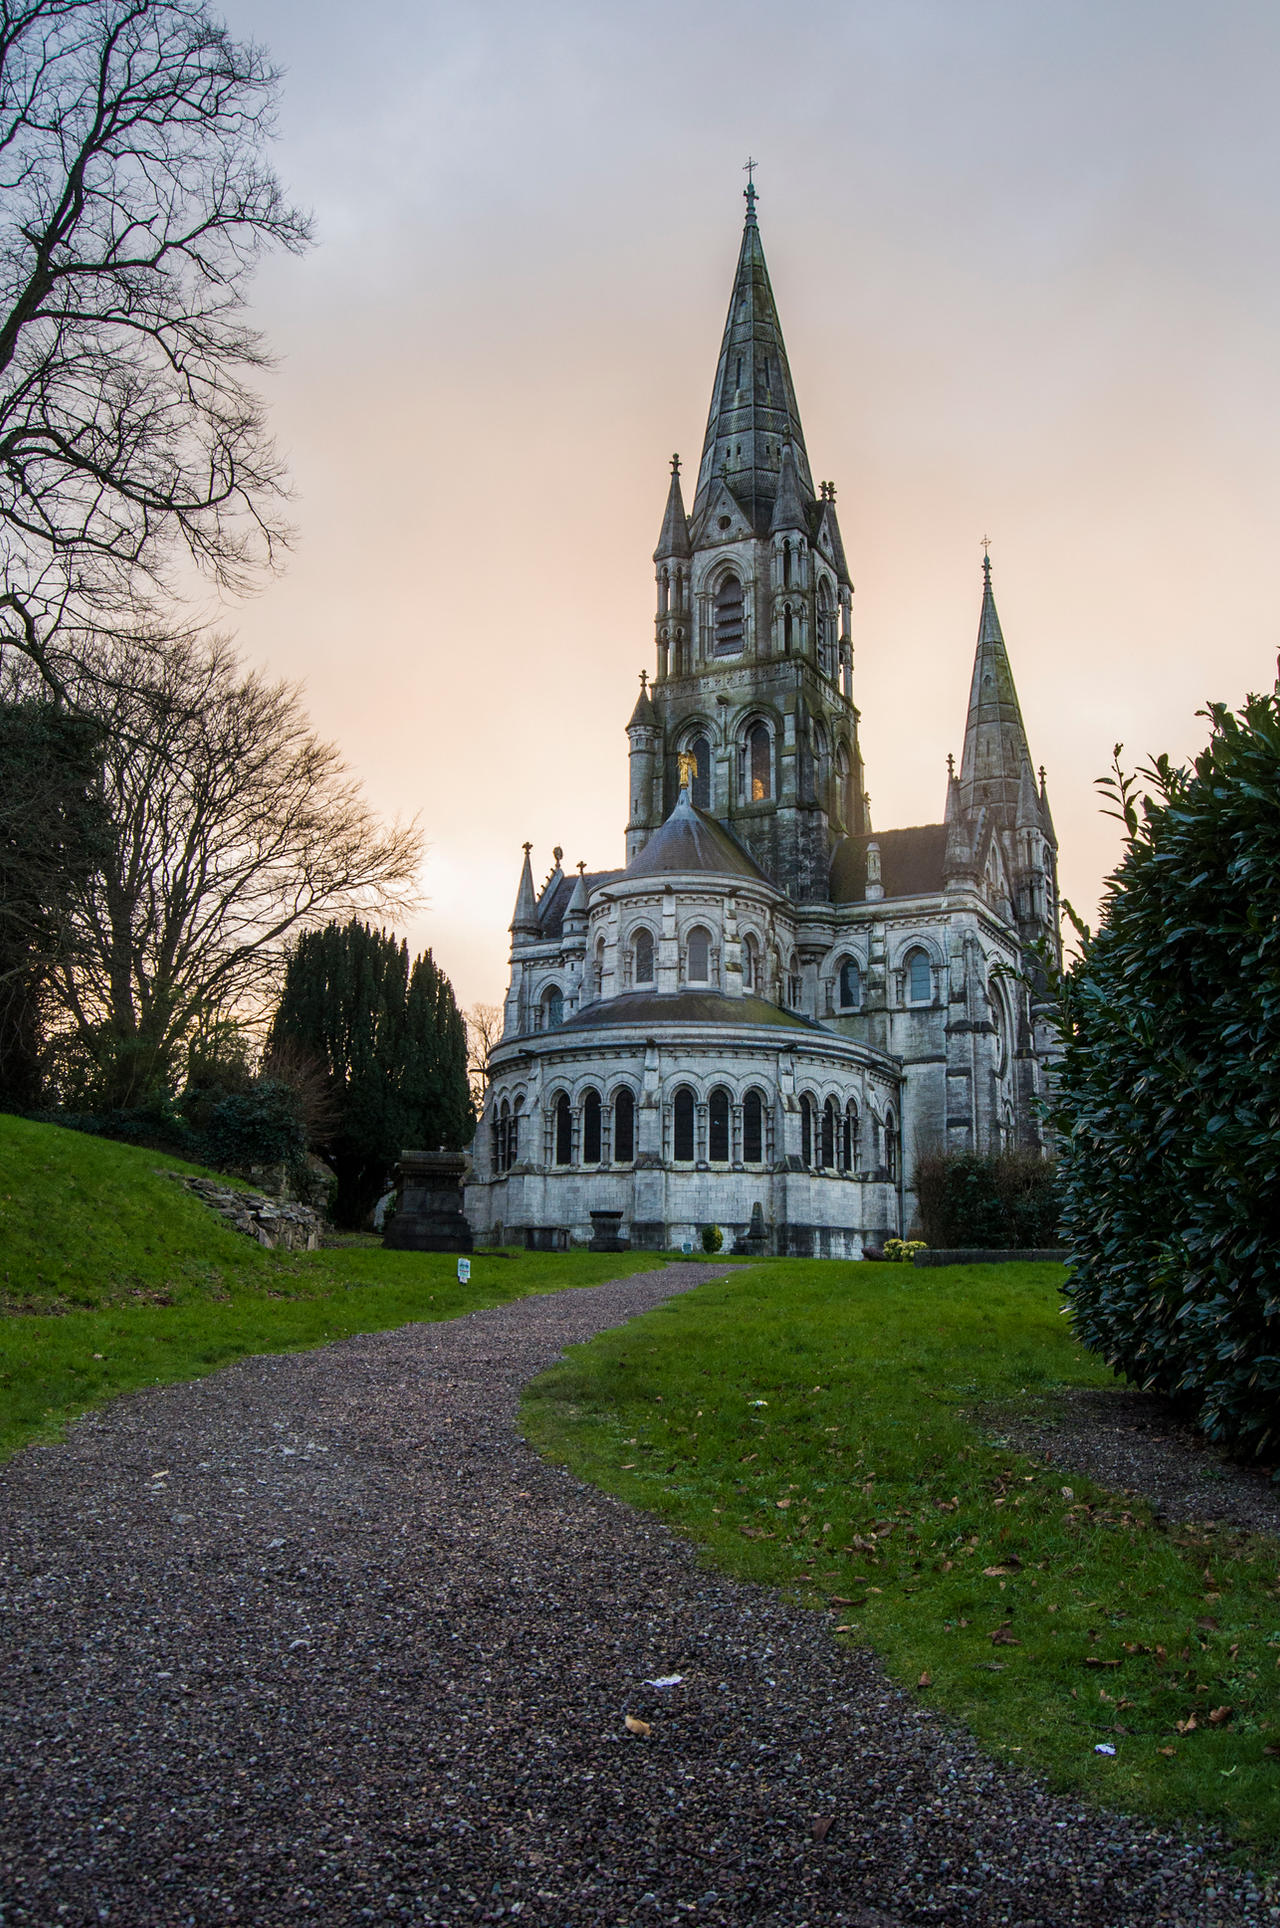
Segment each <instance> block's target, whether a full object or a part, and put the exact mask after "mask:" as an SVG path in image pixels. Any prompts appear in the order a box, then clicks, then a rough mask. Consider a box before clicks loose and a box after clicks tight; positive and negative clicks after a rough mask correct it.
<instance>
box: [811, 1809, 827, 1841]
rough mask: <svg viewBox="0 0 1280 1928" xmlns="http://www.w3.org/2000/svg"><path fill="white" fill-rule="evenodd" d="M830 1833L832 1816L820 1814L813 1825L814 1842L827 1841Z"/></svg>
mask: <svg viewBox="0 0 1280 1928" xmlns="http://www.w3.org/2000/svg"><path fill="white" fill-rule="evenodd" d="M830 1832H831V1816H830V1815H829V1814H820V1815H819V1816H818V1818H817V1820H816V1821H815V1822H814V1824H813V1838H814V1840H815V1841H825V1840H826V1838H827V1836H828V1834H830Z"/></svg>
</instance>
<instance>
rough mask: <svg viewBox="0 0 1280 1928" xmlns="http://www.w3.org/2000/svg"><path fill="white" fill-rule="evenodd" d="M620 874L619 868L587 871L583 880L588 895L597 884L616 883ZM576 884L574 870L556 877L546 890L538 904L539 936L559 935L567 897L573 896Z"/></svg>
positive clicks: (576, 878)
mask: <svg viewBox="0 0 1280 1928" xmlns="http://www.w3.org/2000/svg"><path fill="white" fill-rule="evenodd" d="M621 875H622V872H621V871H620V870H589V871H587V873H586V876H585V878H584V882H585V883H586V886H587V895H588V897H589V896H590V895H591V893H592V891H593V890H594V889H595V888H596V886H597V885H598V884H616V883H617V881H618V879H619V877H621ZM577 884H578V873H577V871H574V872H573V874H572V875H571V876H568V877H565V876H561V877H558V878H557V879H556V882H555V883H554V885H553V886H552V888H551V889H550V890H549V891H547V893H546V894H545V896H544V897H543V898H542V901H541V902H540V903H539V905H538V935H539V937H559V936H560V933H561V932H562V930H563V929H564V914H565V912H566V911H567V910H568V908H569V899H570V898H571V897H572V896H573V893H574V891H575V889H576V888H577Z"/></svg>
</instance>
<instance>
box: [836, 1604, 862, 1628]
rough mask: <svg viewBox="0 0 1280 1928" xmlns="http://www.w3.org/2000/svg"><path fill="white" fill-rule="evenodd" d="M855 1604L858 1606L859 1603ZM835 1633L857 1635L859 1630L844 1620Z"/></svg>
mask: <svg viewBox="0 0 1280 1928" xmlns="http://www.w3.org/2000/svg"><path fill="white" fill-rule="evenodd" d="M853 1604H854V1605H855V1606H856V1604H857V1602H856V1601H855V1602H854V1603H853ZM834 1631H835V1632H836V1633H856V1632H857V1631H858V1629H857V1628H856V1627H855V1626H854V1625H853V1624H852V1622H850V1621H848V1620H843V1621H841V1623H840V1625H839V1626H838V1627H836V1628H835V1629H834Z"/></svg>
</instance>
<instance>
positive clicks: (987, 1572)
mask: <svg viewBox="0 0 1280 1928" xmlns="http://www.w3.org/2000/svg"><path fill="white" fill-rule="evenodd" d="M982 1571H983V1575H984V1576H985V1578H986V1579H988V1580H994V1579H996V1578H997V1577H998V1576H999V1575H1000V1574H1002V1573H1012V1572H1013V1568H1012V1567H1007V1566H984V1567H983V1569H982Z"/></svg>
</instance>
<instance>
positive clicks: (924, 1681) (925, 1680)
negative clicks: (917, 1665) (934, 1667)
mask: <svg viewBox="0 0 1280 1928" xmlns="http://www.w3.org/2000/svg"><path fill="white" fill-rule="evenodd" d="M932 1685H933V1675H932V1674H931V1673H927V1672H926V1673H923V1674H921V1676H920V1678H919V1680H918V1681H917V1682H916V1686H917V1687H932Z"/></svg>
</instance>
